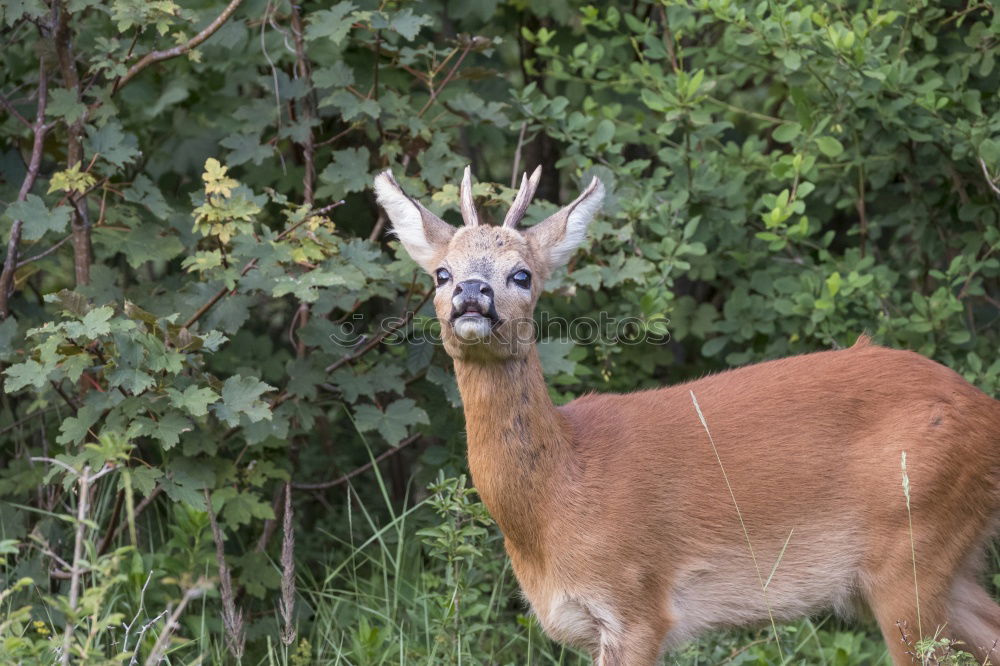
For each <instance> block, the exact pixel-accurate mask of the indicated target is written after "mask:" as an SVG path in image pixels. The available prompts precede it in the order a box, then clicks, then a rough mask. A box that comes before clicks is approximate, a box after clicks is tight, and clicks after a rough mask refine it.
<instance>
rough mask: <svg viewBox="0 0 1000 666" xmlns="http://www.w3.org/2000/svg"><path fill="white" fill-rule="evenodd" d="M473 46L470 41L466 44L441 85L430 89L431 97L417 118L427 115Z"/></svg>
mask: <svg viewBox="0 0 1000 666" xmlns="http://www.w3.org/2000/svg"><path fill="white" fill-rule="evenodd" d="M474 44H475V42H474V41H473V40H471V39H470V40H469V43H468V44H466V46H465V48H464V49H463V50H462V55H461V56H459V58H458V60H457V61H455V64H454V65H453V66H452V68H451V70H449V72H448V75H447V76H446V77H444V81H442V82H441V85H440V86H438V87H437V88H432V89H431V96H430V98H429V99H428V100H427V102H426V103H425V104H424V106H423V108H422V109H420V111H419V112H418V113H417V118H422V117H423V115H424V114H425V113H427V109H429V108H431V105H432V104H433V103H434V100H436V99H437V96H438V95H439V94H440V93H441V91H442V90H444V88H445V86H447V85H448V84H449V83H450V82H451V80H452V78H454V76H455V73H456V72H457V71H458V68H459V67H461V65H462V61H463V60H465V56H467V55H469V51H471V50H472V47H473V45H474Z"/></svg>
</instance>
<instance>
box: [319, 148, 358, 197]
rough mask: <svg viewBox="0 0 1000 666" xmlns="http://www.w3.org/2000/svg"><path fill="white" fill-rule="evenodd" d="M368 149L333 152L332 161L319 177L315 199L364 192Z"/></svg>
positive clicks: (348, 149)
mask: <svg viewBox="0 0 1000 666" xmlns="http://www.w3.org/2000/svg"><path fill="white" fill-rule="evenodd" d="M370 157H371V155H370V154H369V152H368V149H367V148H365V147H364V146H362V147H361V148H347V149H345V150H335V151H334V152H333V161H332V162H330V164H328V165H327V166H326V168H325V169H323V172H322V173H320V175H319V181H320V183H322V185H321V186H320V187H319V189H318V190H317V191H316V196H317V197H330V196H333V197H337V198H340V197H343V196H344V195H345V194H348V193H349V192H364V191H365V190H366V189H368V185H369V180H370V179H369V177H368V160H369V158H370Z"/></svg>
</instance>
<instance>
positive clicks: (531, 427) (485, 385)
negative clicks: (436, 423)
mask: <svg viewBox="0 0 1000 666" xmlns="http://www.w3.org/2000/svg"><path fill="white" fill-rule="evenodd" d="M455 377H456V379H457V380H458V389H459V392H460V393H461V394H462V402H463V404H464V406H465V425H466V432H467V435H468V441H469V470H470V471H471V472H472V480H473V482H474V483H475V485H476V489H477V490H478V491H479V495H480V496H481V497H482V499H483V502H484V503H485V504H486V507H487V508H488V509H489V511H490V515H492V516H493V519H494V520H496V522H497V524H498V525H499V526H500V529H501V531H502V532H503V534H504V538H505V539H506V540H507V542H508V544H509V545H511V546H513V547H515V548H516V549H518V550H519V551H522V554H524V555H530V553H531V552H532V551H534V550H537V549H538V548H539V544H540V543H542V539H541V536H542V534H541V532H542V530H543V529H544V527H545V525H544V521H543V519H542V517H543V516H544V515H546V514H547V513H548V511H547V510H546V509H547V507H548V505H549V504H550V503H551V502H552V499H553V494H554V493H553V490H554V484H555V483H558V481H559V478H560V477H561V476H562V475H561V471H563V470H565V469H566V467H565V465H566V464H567V462H568V460H567V459H568V457H569V453H570V440H569V435H568V432H567V428H566V425H565V420H564V417H563V416H562V415H561V414H560V413H559V412H558V411H556V408H555V406H554V405H553V404H552V400H551V399H549V393H548V389H547V388H546V386H545V380H544V378H543V376H542V365H541V363H540V361H539V359H538V352H537V351H536V350H535V348H534V347H532V348H531V350H530V352H529V353H528V355H527V356H526V357H524V358H519V359H512V360H508V361H495V362H483V361H470V360H460V359H457V358H456V359H455Z"/></svg>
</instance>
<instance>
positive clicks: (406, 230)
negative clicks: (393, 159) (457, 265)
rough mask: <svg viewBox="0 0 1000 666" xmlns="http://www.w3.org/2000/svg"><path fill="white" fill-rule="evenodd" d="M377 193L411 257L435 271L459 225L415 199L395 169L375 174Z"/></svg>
mask: <svg viewBox="0 0 1000 666" xmlns="http://www.w3.org/2000/svg"><path fill="white" fill-rule="evenodd" d="M375 196H376V198H377V199H378V202H379V203H380V204H381V205H382V207H383V208H385V212H386V214H387V215H388V216H389V221H390V222H392V232H393V233H394V234H395V235H396V236H397V237H398V238H399V240H400V241H401V242H402V243H403V247H404V248H406V251H407V252H408V253H409V255H410V257H412V258H413V260H414V261H415V262H417V263H418V264H420V266H421V268H423V269H424V270H425V271H427V272H428V273H431V274H433V273H434V271H435V270H437V268H438V265H437V261H438V259H440V255H441V254H442V253H443V252H444V251H445V250H446V249H447V248H448V243H449V242H450V241H451V237H452V236H453V235H454V234H455V227H453V226H451V225H450V224H448V223H447V222H445V221H444V220H442V219H441V218H440V217H438V216H437V215H435V214H434V213H432V212H430V211H429V210H427V209H426V208H424V207H423V206H422V205H420V203H419V202H418V201H415V200H413V199H411V198H410V197H409V196H408V195H407V194H406V192H404V191H403V188H401V187H400V186H399V183H397V182H396V179H395V178H393V177H392V171H389V170H387V171H383V172H382V173H380V174H379V175H378V176H376V177H375Z"/></svg>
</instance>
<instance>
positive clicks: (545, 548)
mask: <svg viewBox="0 0 1000 666" xmlns="http://www.w3.org/2000/svg"><path fill="white" fill-rule="evenodd" d="M581 199H582V198H581ZM578 201H580V200H578ZM576 203H577V202H574V204H576ZM561 214H562V219H561V221H560V220H559V219H557V218H558V217H559V215H560V214H557V215H556V216H553V218H550V219H549V220H547V221H546V222H543V223H541V224H540V225H538V226H539V227H540V228H541V229H542V231H535V232H534V233H531V232H529V233H521V232H517V231H515V230H513V229H497V228H492V227H476V228H470V227H467V228H465V229H463V230H461V231H459V232H458V233H455V234H454V235H452V237H451V239H450V240H449V241H448V243H447V244H442V245H439V246H437V254H436V255H435V260H434V261H435V263H442V264H447V266H448V267H449V270H450V271H451V273H452V274H453V275H454V279H455V280H463V279H466V278H467V277H470V276H472V277H475V278H477V279H484V280H487V281H488V283H489V284H490V285H491V286H492V288H493V291H494V292H495V295H494V299H495V305H496V309H497V311H498V312H499V314H500V316H501V317H502V318H503V319H504V321H505V322H507V321H512V320H514V319H517V318H520V317H525V316H530V315H531V312H532V310H533V309H534V305H535V302H536V301H537V297H538V292H539V290H540V288H541V281H542V280H541V278H542V277H543V276H545V275H547V274H548V273H549V272H550V271H551V270H552V269H553V268H554V266H552V265H549V264H548V263H547V255H546V251H545V246H544V245H541V244H540V239H545V241H544V242H545V243H552V242H558V240H559V226H558V225H559V224H562V225H563V227H565V226H566V224H567V222H566V219H567V217H566V215H565V214H564V211H561ZM553 220H555V221H553ZM394 223H396V224H399V222H397V220H394ZM546 224H548V225H549V226H548V227H545V226H544V225H546ZM500 241H502V244H501V243H500ZM520 264H523V265H525V266H527V267H528V268H530V269H531V270H532V271H533V272H534V273H535V275H536V276H537V277H538V279H537V280H536V282H535V283H534V285H533V288H532V291H531V293H530V294H525V293H522V292H523V290H522V292H518V291H517V290H516V288H513V287H511V286H510V285H509V284H507V283H506V282H505V279H506V276H507V274H508V272H509V271H510V270H512V269H513V268H514V267H515V266H517V265H520ZM425 267H427V268H428V270H430V271H433V270H434V267H433V266H432V265H431V264H427V265H425ZM451 293H452V292H451V288H450V286H449V285H445V286H444V287H439V289H438V294H437V296H436V298H435V305H436V307H437V311H438V315H439V317H440V318H441V320H442V322H444V326H443V330H444V336H445V346H446V348H447V350H448V352H449V353H450V354H451V355H452V357H453V358H454V361H455V373H456V377H457V379H458V385H459V389H460V391H461V394H462V399H463V402H464V406H465V416H466V424H467V431H468V447H469V448H468V453H469V467H470V469H471V471H472V476H473V480H474V482H475V485H476V487H477V489H478V490H479V493H480V495H481V496H482V498H483V501H484V502H485V503H486V506H487V507H488V508H489V510H490V512H491V514H492V515H493V517H494V518H495V519H496V521H497V524H498V525H499V526H500V529H501V530H502V531H503V534H504V537H505V542H506V547H507V551H508V553H509V554H510V557H511V561H512V564H513V568H514V571H515V573H516V575H517V578H518V581H519V582H520V584H521V587H522V590H523V591H524V594H525V596H526V597H527V599H528V600H529V601H530V603H531V605H532V607H533V609H534V610H535V612H536V614H537V615H538V617H539V620H540V621H541V623H542V626H543V627H544V628H545V630H546V631H547V632H548V633H549V634H550V635H552V636H553V637H554V638H556V639H558V640H561V641H566V642H570V643H574V644H578V645H582V646H585V647H587V648H588V649H589V650H591V652H592V654H593V655H594V658H595V660H596V661H597V662H598V663H599V664H603V665H605V666H610V665H611V664H615V665H621V666H648V665H649V664H652V663H654V662H655V661H656V659H657V658H658V656H659V655H660V653H661V651H662V650H663V649H664V648H665V647H667V646H669V645H671V644H675V643H677V642H679V641H683V640H685V639H687V638H690V637H692V636H695V635H697V634H698V633H700V632H702V631H705V630H708V629H712V628H715V627H722V626H743V625H747V624H759V623H762V622H765V621H766V620H767V619H768V616H769V613H770V614H773V615H774V617H775V619H777V620H779V621H780V620H784V619H791V618H795V617H800V616H803V615H807V614H810V613H815V612H819V611H823V610H825V609H831V608H832V609H834V610H837V611H841V612H844V613H847V612H849V610H850V609H851V608H853V607H854V606H856V605H858V604H859V603H860V604H861V605H865V606H867V607H868V608H870V609H871V611H872V613H873V614H874V616H875V618H876V620H877V621H878V623H879V626H880V627H881V629H882V632H883V635H884V636H885V639H886V643H887V645H888V647H889V651H890V653H891V655H892V659H893V663H894V664H896V666H901V665H902V664H908V663H910V657H909V656H908V655H907V654H906V648H905V646H904V645H903V644H902V643H901V641H900V638H899V629H898V628H897V623H898V622H904V623H905V624H906V626H907V627H908V630H909V631H910V632H911V634H913V635H914V636H915V635H916V634H917V633H918V632H919V633H920V634H922V635H923V636H924V637H929V636H931V635H934V634H935V632H936V631H938V630H939V629H940V630H941V632H942V634H943V635H946V636H953V637H956V638H959V639H961V640H963V641H965V642H966V644H967V646H968V648H969V649H971V650H972V651H974V652H978V653H979V654H980V655H983V654H984V653H985V651H986V650H988V649H989V648H990V647H991V646H992V645H993V642H994V640H996V639H998V638H1000V606H997V604H996V603H994V602H993V600H992V599H990V597H989V595H988V594H987V593H986V591H985V590H984V589H983V588H982V587H981V586H980V584H979V582H978V578H979V576H980V574H981V573H982V572H981V568H982V556H981V555H982V550H983V547H984V545H985V543H986V540H987V539H988V538H989V536H990V534H991V533H992V532H993V530H994V528H995V527H996V525H997V520H998V518H1000V456H998V453H1000V451H998V449H1000V402H997V401H996V400H994V399H992V398H990V397H989V396H987V395H985V394H983V393H982V392H981V391H979V390H978V389H976V388H975V387H973V386H972V385H970V384H969V383H968V382H966V381H965V380H964V379H962V378H961V377H960V376H959V375H958V374H957V373H955V372H953V371H952V370H949V369H948V368H946V367H944V366H942V365H939V364H937V363H935V362H933V361H930V360H928V359H926V358H924V357H922V356H920V355H918V354H915V353H912V352H907V351H897V350H892V349H886V348H883V347H879V346H876V345H873V344H871V341H870V340H869V339H868V338H867V337H865V336H862V337H861V338H859V339H858V342H857V343H856V344H855V345H854V346H852V347H851V348H850V349H845V350H840V351H826V352H818V353H814V354H809V355H805V356H796V357H792V358H786V359H782V360H777V361H770V362H767V363H760V364H758V365H752V366H748V367H744V368H740V369H736V370H730V371H728V372H724V373H720V374H717V375H713V376H709V377H705V378H703V379H700V380H697V381H693V382H690V383H687V384H682V385H680V386H674V387H669V388H662V389H657V390H652V391H643V392H638V393H631V394H627V395H588V396H584V397H582V398H579V399H577V400H575V401H573V402H571V403H569V404H568V405H565V406H564V407H560V408H557V407H555V406H554V405H553V403H552V401H551V400H550V399H549V394H548V390H547V388H546V386H545V383H544V380H543V377H542V370H541V365H540V363H539V360H538V355H537V352H536V350H535V348H534V346H533V345H526V344H523V345H510V344H502V343H498V342H496V340H494V339H493V338H488V339H485V340H482V341H480V342H478V343H477V344H474V345H469V344H464V343H461V342H460V341H458V340H456V339H455V336H454V334H453V333H452V332H451V331H450V327H449V324H448V321H449V319H448V318H449V315H450V307H451V305H450V303H451ZM651 353H655V352H651ZM692 394H693V396H694V398H696V399H697V402H698V404H699V405H700V408H701V411H702V413H703V415H704V418H705V421H706V423H707V427H708V430H709V431H710V433H711V439H710V438H709V434H708V433H707V432H706V428H705V426H704V425H703V424H702V422H701V420H700V418H699V415H698V413H697V411H696V409H695V406H694V401H693V399H692ZM713 441H714V446H715V447H716V450H717V452H718V459H717V458H716V453H715V451H713ZM903 452H905V453H906V466H907V467H906V469H907V474H908V477H909V491H910V496H911V502H910V514H911V515H912V543H913V547H912V553H911V530H910V519H909V516H908V512H907V505H906V498H905V496H904V492H903V485H902V468H901V456H902V453H903ZM720 460H721V464H722V465H721V467H720V464H719V461H720ZM723 470H724V472H725V476H724V473H723ZM726 477H728V481H729V483H730V484H731V488H732V494H730V491H729V488H728V487H727V482H726ZM734 497H735V504H736V506H734ZM737 506H738V509H739V512H737ZM740 516H742V519H743V521H744V524H745V528H746V535H744V531H743V527H742V526H741V523H740ZM747 538H749V541H750V545H751V546H752V547H753V552H754V555H755V556H756V564H755V563H754V561H753V559H752V557H751V554H750V549H749V548H748V545H747ZM782 549H784V551H783V552H782ZM779 556H780V561H779ZM914 569H915V570H916V581H915V580H914ZM772 571H773V575H772ZM769 577H770V582H769V584H768V585H767V588H766V594H765V590H763V589H762V586H761V580H767V579H768V578H769ZM917 593H919V618H918V614H917V610H918V607H917V601H916V599H917Z"/></svg>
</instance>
